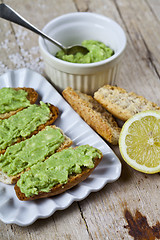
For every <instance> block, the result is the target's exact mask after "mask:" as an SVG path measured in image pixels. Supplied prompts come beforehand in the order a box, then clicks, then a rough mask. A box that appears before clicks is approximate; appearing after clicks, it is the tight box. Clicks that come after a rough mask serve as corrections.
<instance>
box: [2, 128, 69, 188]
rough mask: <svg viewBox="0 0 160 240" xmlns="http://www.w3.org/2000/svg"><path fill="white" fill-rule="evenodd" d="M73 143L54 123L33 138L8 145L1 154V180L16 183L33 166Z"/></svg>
mask: <svg viewBox="0 0 160 240" xmlns="http://www.w3.org/2000/svg"><path fill="white" fill-rule="evenodd" d="M36 143H37V144H36ZM71 144H72V141H71V139H70V138H68V137H67V136H66V135H65V134H64V133H63V131H62V130H61V129H60V128H58V127H56V126H54V125H52V126H47V127H45V128H44V129H42V131H39V133H37V134H36V135H33V136H32V137H31V138H29V139H26V140H24V141H23V142H20V143H16V144H14V145H12V146H10V147H8V148H7V150H6V152H5V154H4V155H0V181H1V182H3V183H6V184H14V183H16V182H17V180H18V179H19V177H20V175H21V174H22V173H23V172H25V171H27V170H28V169H29V168H30V167H31V166H33V165H34V164H36V163H37V162H42V161H45V160H46V158H48V157H49V156H50V155H52V154H53V153H55V152H59V151H61V150H63V149H65V148H67V147H69V146H71ZM17 167H18V168H17Z"/></svg>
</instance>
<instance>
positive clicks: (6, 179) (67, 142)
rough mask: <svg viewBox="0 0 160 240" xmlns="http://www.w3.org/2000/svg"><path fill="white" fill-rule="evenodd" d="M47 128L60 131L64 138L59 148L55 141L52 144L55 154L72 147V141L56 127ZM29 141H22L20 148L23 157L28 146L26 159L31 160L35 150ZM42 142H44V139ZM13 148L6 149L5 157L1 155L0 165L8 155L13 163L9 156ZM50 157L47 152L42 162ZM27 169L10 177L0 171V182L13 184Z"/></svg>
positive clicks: (35, 137)
mask: <svg viewBox="0 0 160 240" xmlns="http://www.w3.org/2000/svg"><path fill="white" fill-rule="evenodd" d="M49 128H53V129H58V130H59V131H60V133H61V134H62V136H64V139H63V142H62V143H61V144H60V146H59V145H58V143H57V142H56V141H55V140H54V141H53V142H52V145H53V147H54V146H55V147H54V148H55V152H59V151H61V150H63V149H65V148H67V147H70V146H71V145H72V140H71V139H70V138H69V137H67V136H66V135H65V134H64V133H63V131H62V130H61V129H60V128H58V127H56V126H54V125H52V126H49ZM45 129H46V130H47V129H48V127H46V128H44V129H42V131H45ZM40 132H41V131H39V133H38V134H37V135H36V136H35V135H34V141H36V139H37V138H38V135H39V134H40ZM46 133H47V132H46ZM46 133H45V134H46ZM46 138H47V135H46ZM30 140H31V138H30V139H26V140H25V141H24V144H23V147H22V151H23V155H24V156H25V154H26V153H25V151H26V150H25V151H24V149H27V150H28V144H29V150H30V151H29V152H28V151H27V157H28V159H29V160H30V159H32V156H33V154H34V150H35V151H37V148H36V149H35V148H33V147H32V145H31V141H30ZM42 141H43V142H44V139H43V140H42ZM32 142H33V140H32ZM17 144H18V145H19V144H21V143H17ZM42 144H43V145H44V147H46V146H45V143H42ZM46 144H47V143H46ZM39 145H41V144H40V143H39ZM14 146H15V147H16V145H14ZM14 146H11V147H8V149H7V151H8V153H7V151H6V153H7V155H6V156H5V154H4V155H3V156H4V157H3V159H1V161H2V163H3V162H5V160H6V159H8V154H9V157H10V159H12V161H14V160H13V157H12V156H11V153H10V149H12V152H13V153H12V155H14V151H15V150H13V149H15V147H14ZM49 148H50V151H51V141H49ZM52 151H53V150H52ZM19 152H20V150H19ZM52 154H53V153H52ZM50 155H51V153H50V152H48V155H47V156H46V157H45V158H44V159H43V160H42V161H45V160H46V158H48V157H49V156H50ZM40 158H41V157H40ZM36 160H38V159H36ZM25 161H26V162H27V159H25ZM32 164H33V162H32ZM28 169H29V168H28V167H27V168H24V170H23V171H21V172H18V173H17V174H16V175H10V176H8V175H7V174H6V173H4V172H3V171H2V169H0V182H3V183H5V184H14V183H16V182H17V180H18V179H19V178H20V176H21V174H22V173H23V172H25V171H27V170H28ZM16 171H17V170H16Z"/></svg>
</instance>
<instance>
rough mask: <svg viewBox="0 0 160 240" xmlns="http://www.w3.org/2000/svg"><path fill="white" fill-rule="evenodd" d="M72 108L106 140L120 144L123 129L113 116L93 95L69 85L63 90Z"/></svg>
mask: <svg viewBox="0 0 160 240" xmlns="http://www.w3.org/2000/svg"><path fill="white" fill-rule="evenodd" d="M62 94H63V96H64V98H65V99H66V100H67V101H68V103H69V104H70V105H71V106H72V108H73V109H74V110H75V111H76V112H77V113H78V114H79V115H80V116H81V117H82V118H83V119H84V121H85V122H86V123H87V124H88V125H90V126H91V127H92V128H93V129H94V130H95V131H96V132H97V133H99V134H100V135H101V136H102V137H103V138H104V139H105V140H107V141H108V142H110V143H112V144H113V145H116V144H118V139H119V134H120V131H121V129H120V128H119V127H118V124H117V122H116V121H115V119H114V118H113V116H112V115H111V114H110V113H109V112H107V111H106V109H104V108H103V107H102V106H101V105H100V104H99V103H98V102H97V101H96V100H95V99H93V98H92V97H91V96H89V95H87V94H84V93H81V92H79V91H74V90H73V89H72V88H71V87H67V88H66V89H65V90H64V91H63V92H62Z"/></svg>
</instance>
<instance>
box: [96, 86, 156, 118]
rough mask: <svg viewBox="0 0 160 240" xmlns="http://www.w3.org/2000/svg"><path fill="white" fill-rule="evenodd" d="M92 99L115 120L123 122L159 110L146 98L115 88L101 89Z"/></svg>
mask: <svg viewBox="0 0 160 240" xmlns="http://www.w3.org/2000/svg"><path fill="white" fill-rule="evenodd" d="M94 98H95V99H96V100H97V101H98V102H99V103H100V104H101V105H102V106H103V107H104V108H105V109H107V110H108V111H109V112H110V113H112V114H113V115H114V116H115V117H116V118H118V119H121V120H123V121H126V120H128V119H129V118H130V117H132V116H133V115H134V114H136V113H138V112H141V111H146V110H160V107H159V106H157V105H156V104H155V103H153V102H151V101H148V100H147V99H146V98H144V97H142V96H138V95H137V94H136V93H134V92H127V91H126V90H125V89H123V88H120V87H116V86H110V85H105V86H103V87H101V88H100V89H99V90H98V91H97V92H95V93H94Z"/></svg>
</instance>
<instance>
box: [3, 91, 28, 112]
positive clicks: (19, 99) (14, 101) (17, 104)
mask: <svg viewBox="0 0 160 240" xmlns="http://www.w3.org/2000/svg"><path fill="white" fill-rule="evenodd" d="M27 95H28V93H27V92H26V91H25V90H23V89H19V90H18V91H17V90H15V89H14V88H1V89H0V100H1V104H0V114H3V113H6V112H10V111H13V110H17V109H19V108H25V107H28V106H30V105H31V104H30V101H29V100H28V99H27Z"/></svg>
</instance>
